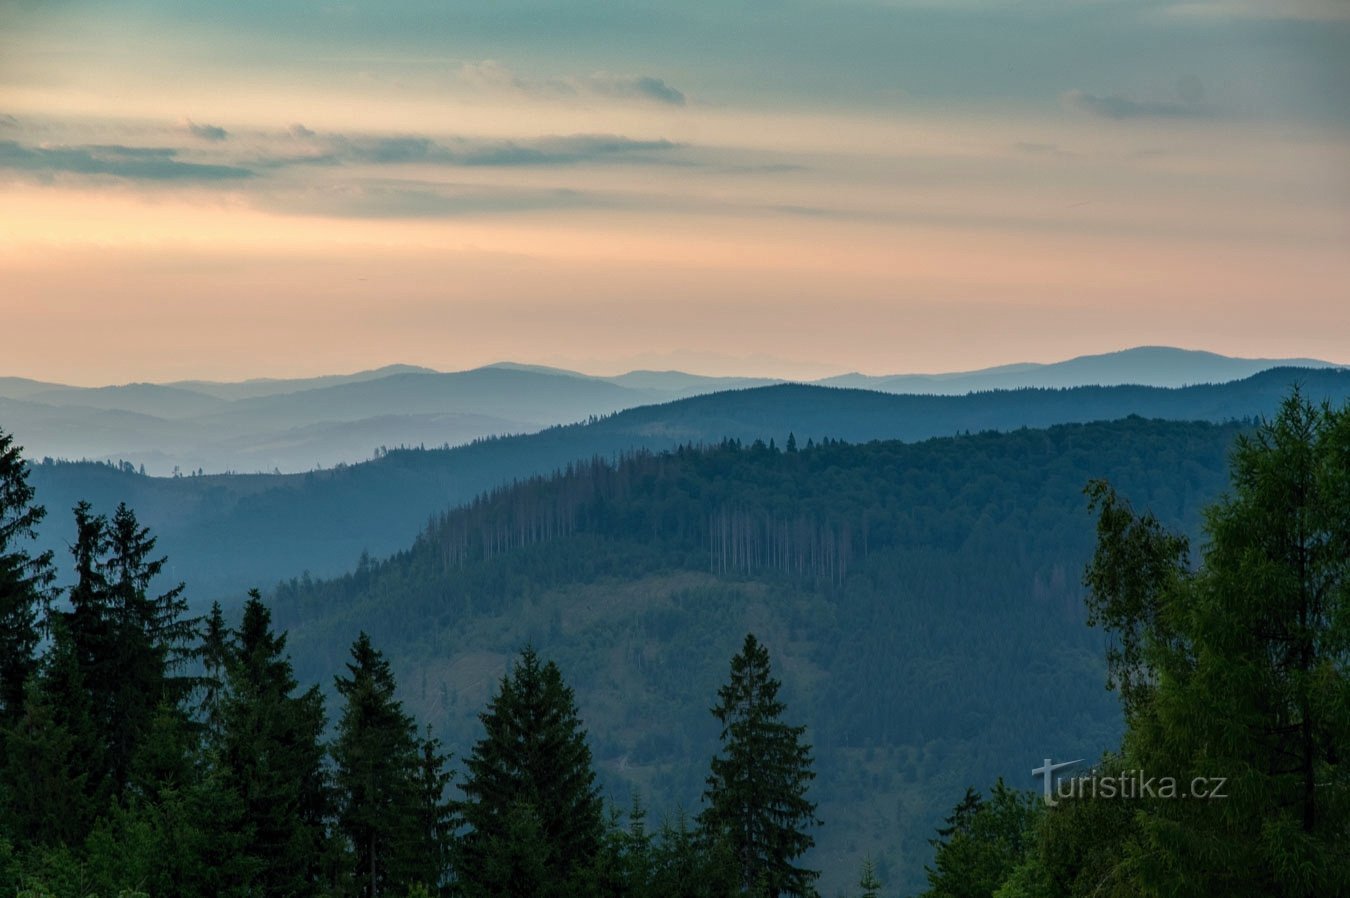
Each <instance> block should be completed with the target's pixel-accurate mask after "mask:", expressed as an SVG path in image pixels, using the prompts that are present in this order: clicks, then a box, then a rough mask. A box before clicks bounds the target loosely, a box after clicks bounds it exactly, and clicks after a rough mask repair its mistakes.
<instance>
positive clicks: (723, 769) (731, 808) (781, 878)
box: [699, 634, 820, 898]
mask: <svg viewBox="0 0 1350 898" xmlns="http://www.w3.org/2000/svg"><path fill="white" fill-rule="evenodd" d="M779 687H780V683H779V682H778V681H777V680H775V679H773V677H772V676H771V672H770V667H769V652H768V650H767V649H766V648H765V647H764V646H763V645H761V644H760V643H759V641H758V640H757V639H755V636H754V634H747V635H746V637H745V643H744V645H743V646H742V648H741V651H740V652H739V653H738V654H737V655H736V656H735V657H734V658H733V659H732V660H731V678H730V680H729V681H728V682H727V683H726V685H724V686H722V687H721V688H720V689H719V690H718V699H719V701H718V704H717V706H716V707H714V708H713V709H712V713H713V715H714V716H715V717H716V718H717V720H718V723H720V724H721V726H722V733H721V739H722V753H721V754H720V755H719V756H717V757H714V758H713V761H712V772H711V774H710V775H709V776H708V780H707V783H708V785H707V789H706V791H705V792H704V793H703V796H704V800H705V802H706V803H707V805H706V807H705V808H704V810H703V812H702V814H700V815H699V825H700V827H701V829H702V831H703V833H704V835H705V837H707V838H709V839H715V838H718V837H724V838H726V839H727V840H728V841H729V842H730V845H731V847H732V850H733V851H734V853H735V856H736V861H737V865H738V868H739V872H740V882H741V887H742V888H743V889H744V890H745V891H746V892H747V893H748V894H751V895H755V896H756V898H777V896H779V895H785V894H786V895H794V896H805V895H809V894H811V893H812V891H813V889H812V883H813V882H814V881H815V879H816V878H817V877H818V876H819V875H820V874H819V873H818V872H817V871H814V870H808V869H806V868H803V867H799V866H796V865H795V864H794V863H793V862H794V861H795V860H796V859H797V858H799V857H800V856H801V855H802V853H803V852H805V851H806V850H807V849H808V848H810V847H811V846H812V845H814V844H815V839H814V838H813V837H812V836H811V834H810V833H809V832H808V831H807V828H808V827H810V826H813V825H816V824H818V823H819V821H818V820H817V819H816V813H815V812H816V806H815V803H814V802H812V801H810V800H809V799H808V798H807V797H806V792H807V787H808V786H809V784H810V782H811V780H812V779H814V778H815V773H814V772H813V771H812V770H811V746H810V745H809V744H808V743H807V742H806V741H805V740H804V738H803V736H804V734H805V732H806V728H805V727H803V726H796V727H794V726H789V725H788V724H786V723H784V722H783V720H782V714H783V712H784V711H785V710H786V706H785V705H784V704H783V703H782V702H781V701H779V700H778V689H779Z"/></svg>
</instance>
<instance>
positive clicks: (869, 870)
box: [858, 858, 881, 898]
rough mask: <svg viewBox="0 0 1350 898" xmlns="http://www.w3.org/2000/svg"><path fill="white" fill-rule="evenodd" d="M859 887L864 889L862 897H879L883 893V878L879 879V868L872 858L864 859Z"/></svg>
mask: <svg viewBox="0 0 1350 898" xmlns="http://www.w3.org/2000/svg"><path fill="white" fill-rule="evenodd" d="M858 888H859V889H861V890H862V891H861V895H860V898H878V896H879V895H880V894H881V880H879V879H877V868H876V866H875V865H873V863H872V859H871V858H868V859H867V860H865V861H863V865H862V873H861V874H860V875H859V876H858Z"/></svg>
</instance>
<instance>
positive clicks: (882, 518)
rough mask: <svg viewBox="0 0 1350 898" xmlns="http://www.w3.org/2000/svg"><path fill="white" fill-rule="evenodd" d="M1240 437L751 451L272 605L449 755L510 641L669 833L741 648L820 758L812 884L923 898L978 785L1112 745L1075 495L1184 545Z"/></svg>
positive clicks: (295, 644) (684, 462)
mask: <svg viewBox="0 0 1350 898" xmlns="http://www.w3.org/2000/svg"><path fill="white" fill-rule="evenodd" d="M1242 430H1243V427H1242V426H1241V425H1228V426H1217V425H1208V424H1195V423H1173V422H1162V421H1145V420H1142V419H1137V418H1136V419H1125V420H1122V421H1117V422H1104V423H1097V424H1087V425H1068V426H1063V427H1056V428H1051V429H1049V430H1023V431H1016V432H1013V433H1008V434H999V433H983V434H973V435H969V436H961V437H955V438H947V439H938V440H931V441H926V442H922V443H916V444H906V443H898V442H876V443H870V444H862V445H858V444H847V443H842V442H838V441H835V440H825V441H821V442H817V441H815V440H813V439H811V438H806V439H801V438H799V436H798V435H796V434H792V433H787V434H783V435H782V437H781V438H775V439H773V440H771V441H769V442H761V443H750V444H744V443H737V442H735V441H730V442H727V443H725V444H722V445H719V446H717V447H713V448H705V449H693V448H685V449H682V450H675V451H671V452H668V453H655V454H653V453H638V454H634V455H632V456H630V457H627V458H625V459H624V460H622V461H621V462H619V463H618V464H613V463H610V462H608V461H602V460H595V461H591V462H586V463H578V464H574V465H572V466H570V468H567V469H564V470H563V471H562V472H560V473H559V474H558V475H557V476H554V477H540V478H534V479H530V480H526V481H522V482H519V483H517V484H515V485H513V486H510V487H504V488H502V489H500V490H497V491H495V492H492V493H489V494H487V495H485V496H483V497H481V498H480V499H479V500H477V501H475V502H472V503H470V504H468V505H466V506H463V507H461V508H459V509H456V510H452V511H450V512H447V513H445V514H444V515H441V516H438V517H437V518H436V519H435V520H434V521H433V522H432V524H431V525H430V526H429V527H428V528H427V530H426V531H425V532H424V534H423V535H422V537H421V538H419V540H418V541H417V542H416V543H415V544H414V545H413V546H412V547H410V548H409V549H408V550H406V551H405V552H403V553H400V554H398V555H395V556H393V557H391V558H389V559H387V560H384V561H376V560H369V559H367V560H365V561H363V562H362V563H361V564H359V565H358V567H357V569H356V570H355V571H354V572H353V573H352V574H350V575H348V576H346V577H343V578H340V579H336V580H331V581H322V582H306V581H305V580H303V579H300V580H296V581H294V582H290V583H287V584H285V585H283V587H282V588H281V589H280V590H278V592H277V595H276V597H275V601H274V603H273V608H274V613H275V614H276V615H277V620H278V622H279V623H280V624H282V625H283V626H285V627H287V628H288V629H289V630H290V631H291V639H292V641H291V646H292V650H293V652H294V656H295V660H296V665H297V670H298V672H299V673H300V675H301V678H302V679H313V680H319V679H321V678H322V677H323V676H324V674H325V673H326V672H327V671H329V670H331V669H333V668H334V667H335V666H336V665H339V664H341V663H342V651H343V649H342V646H345V645H346V644H348V643H350V641H351V640H352V639H353V638H355V636H356V634H357V633H358V632H360V631H363V630H364V631H366V632H368V633H370V634H371V636H372V638H374V639H375V640H376V642H377V643H378V644H380V645H381V646H383V647H385V649H386V651H388V652H389V654H390V659H391V661H392V663H393V664H394V667H395V669H396V671H397V672H398V674H399V678H400V680H401V681H402V682H404V683H405V684H407V686H408V689H407V696H408V701H409V703H410V705H411V706H412V707H414V708H415V709H416V710H417V713H418V714H419V716H421V717H422V718H424V719H426V720H427V721H429V722H431V723H432V724H433V725H434V726H435V727H436V730H437V732H438V733H439V734H440V735H441V736H442V738H443V739H444V740H445V742H446V744H447V745H448V746H450V747H453V748H455V750H456V751H457V753H460V752H462V751H463V749H464V747H465V746H467V745H468V744H470V742H471V740H472V738H473V733H474V732H475V727H476V725H477V717H476V714H477V710H478V708H479V707H480V706H481V704H482V703H483V702H484V701H486V700H487V698H488V686H489V684H490V683H491V682H493V681H494V680H495V678H496V677H497V676H498V674H499V672H500V670H501V669H502V668H503V667H504V666H505V665H506V664H507V663H508V659H509V658H510V657H511V656H512V655H513V654H514V652H515V651H517V650H518V648H519V646H521V645H523V644H525V643H531V644H533V645H534V646H536V647H537V648H538V649H539V650H540V651H542V652H545V653H546V654H547V655H548V656H549V657H551V658H555V659H557V660H558V662H559V663H560V664H561V665H562V666H563V669H565V670H566V671H567V672H568V675H569V678H570V679H571V682H572V683H573V684H574V685H575V687H576V689H577V693H578V700H579V704H580V707H581V710H582V714H583V717H584V718H585V719H586V720H587V722H588V724H589V729H590V732H591V738H592V740H593V745H594V749H595V752H596V758H597V765H598V772H599V775H600V778H601V781H602V782H603V783H604V784H605V786H606V789H607V791H608V793H609V794H611V795H613V796H614V797H615V799H616V800H617V801H618V802H619V803H620V804H621V805H623V804H627V802H628V801H629V798H630V796H631V795H633V794H638V795H640V796H641V797H642V798H643V800H644V802H646V803H647V804H648V806H649V807H650V808H651V809H652V811H653V813H654V814H656V815H658V816H665V815H672V814H678V812H679V810H680V809H681V808H692V807H694V806H695V805H696V804H697V802H698V800H699V796H700V794H701V789H702V785H703V778H704V776H705V775H706V771H705V769H704V763H705V760H706V757H707V756H708V755H709V754H711V752H712V748H713V745H714V744H715V739H716V732H715V731H714V728H713V726H712V722H711V721H710V720H709V719H708V718H707V716H706V714H705V713H704V711H703V709H704V708H705V706H706V703H707V699H706V696H707V695H709V694H711V692H712V691H713V690H714V689H715V688H716V685H717V682H716V680H717V672H718V671H719V669H720V667H721V665H722V664H723V663H724V659H725V658H727V657H728V656H730V655H731V654H732V653H733V652H734V651H735V650H736V647H737V640H738V638H739V635H740V634H743V633H744V632H745V631H747V630H752V631H754V632H755V633H756V634H758V635H759V636H760V637H761V638H762V639H763V640H764V642H765V643H766V644H767V645H769V646H770V647H771V648H772V649H773V651H774V654H775V657H776V658H779V659H781V663H782V676H783V681H784V690H785V697H786V700H787V701H788V703H789V705H790V706H791V707H793V708H797V709H800V710H799V714H800V715H801V717H800V719H801V722H803V723H805V724H807V725H808V726H809V733H810V738H811V740H812V743H813V744H814V745H815V747H816V769H817V772H818V775H819V779H818V786H819V796H820V799H821V814H822V816H823V817H824V818H825V819H827V820H828V821H829V825H827V826H825V827H822V828H821V830H820V832H819V833H818V834H817V849H816V852H815V861H814V862H815V863H817V864H818V865H819V866H820V868H821V869H822V871H823V874H824V877H823V879H822V887H823V888H825V889H826V891H827V894H833V893H834V891H836V890H837V889H838V888H839V887H841V886H843V885H846V884H847V883H848V882H850V881H851V880H852V879H853V878H854V877H855V875H856V870H857V868H858V865H859V864H861V863H862V861H863V860H865V859H866V858H867V857H869V856H870V857H871V858H872V859H873V860H874V862H875V863H876V865H877V868H878V875H880V876H881V877H882V878H883V879H884V880H885V881H887V882H888V883H889V884H891V885H892V886H903V887H905V888H914V887H917V886H918V885H919V884H920V883H921V881H922V870H923V865H924V863H925V862H926V861H927V859H928V858H929V856H930V854H931V848H930V846H929V844H928V840H929V838H931V835H932V832H933V828H934V827H935V826H936V825H938V824H939V823H940V822H941V819H942V814H943V813H944V809H945V808H947V807H948V806H949V805H950V800H949V799H950V796H951V795H952V794H953V793H957V794H959V792H960V791H961V790H962V789H964V788H965V787H966V786H967V785H970V784H973V783H982V782H992V781H993V780H994V779H995V778H996V777H998V776H1000V775H1004V776H1013V775H1017V776H1018V777H1019V779H1018V780H1017V781H1016V782H1017V783H1018V785H1021V786H1028V787H1029V786H1031V785H1034V782H1033V781H1032V780H1031V778H1030V777H1028V776H1027V775H1026V772H1025V771H1028V770H1030V769H1031V767H1032V766H1034V764H1033V763H1032V762H1033V761H1038V760H1039V759H1040V758H1042V757H1044V753H1045V752H1046V751H1057V752H1064V753H1065V754H1069V753H1072V755H1071V756H1072V757H1083V756H1094V755H1096V754H1098V753H1100V752H1101V751H1102V750H1104V749H1106V748H1109V747H1113V746H1115V745H1117V744H1118V741H1119V737H1120V728H1121V723H1120V715H1119V711H1118V709H1117V707H1116V704H1115V702H1114V701H1113V699H1112V698H1111V697H1110V695H1109V693H1107V692H1106V690H1105V689H1104V688H1103V683H1104V680H1105V666H1104V656H1103V653H1104V642H1103V639H1102V636H1101V635H1100V634H1099V633H1095V632H1094V631H1092V630H1090V629H1089V628H1088V627H1087V626H1086V624H1085V621H1086V610H1085V607H1084V604H1083V597H1082V590H1081V588H1080V586H1079V581H1080V579H1081V572H1082V570H1083V567H1084V565H1085V564H1086V562H1087V561H1088V559H1089V558H1090V556H1091V553H1092V547H1093V534H1092V529H1091V517H1090V514H1089V512H1088V507H1087V502H1086V499H1085V497H1084V495H1083V488H1084V486H1085V485H1086V484H1087V483H1088V482H1089V481H1090V480H1092V479H1094V478H1098V477H1105V478H1108V479H1109V480H1110V481H1111V482H1112V483H1115V484H1118V485H1119V487H1120V488H1121V489H1122V491H1124V492H1126V493H1127V494H1128V495H1131V496H1133V497H1135V498H1136V500H1137V501H1139V502H1140V503H1141V505H1142V506H1143V507H1147V508H1150V509H1153V510H1155V512H1156V513H1157V514H1158V515H1159V516H1160V518H1161V519H1162V520H1164V521H1165V522H1167V523H1168V524H1169V525H1170V526H1175V527H1178V528H1180V529H1182V530H1183V531H1185V532H1188V533H1198V531H1199V527H1200V523H1201V514H1200V511H1201V508H1202V507H1203V505H1204V503H1205V502H1207V501H1209V500H1210V499H1212V498H1213V497H1214V496H1216V495H1218V494H1219V493H1220V492H1221V490H1222V489H1223V486H1224V482H1225V470H1226V464H1227V456H1228V453H1229V450H1230V448H1231V446H1232V443H1233V440H1234V438H1235V436H1236V435H1237V434H1238V433H1240V432H1241V431H1242Z"/></svg>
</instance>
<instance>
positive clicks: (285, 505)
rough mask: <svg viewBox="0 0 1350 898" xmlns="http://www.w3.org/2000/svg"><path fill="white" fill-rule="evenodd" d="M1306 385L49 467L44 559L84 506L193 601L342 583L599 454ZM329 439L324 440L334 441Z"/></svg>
mask: <svg viewBox="0 0 1350 898" xmlns="http://www.w3.org/2000/svg"><path fill="white" fill-rule="evenodd" d="M1294 384H1301V385H1302V387H1303V390H1304V393H1305V395H1306V396H1307V397H1308V398H1309V399H1312V400H1314V401H1321V400H1324V399H1325V400H1328V401H1331V402H1335V403H1338V404H1339V403H1343V402H1346V401H1347V400H1350V371H1343V370H1330V369H1324V370H1316V369H1307V368H1299V369H1292V368H1280V369H1272V370H1270V371H1265V372H1262V373H1261V374H1258V375H1255V376H1253V377H1250V378H1247V379H1245V380H1242V381H1235V382H1233V383H1228V384H1218V385H1207V386H1197V387H1184V388H1178V389H1165V388H1158V387H1076V388H1072V389H1064V390H1040V389H1025V390H1016V391H1006V392H987V393H976V394H972V395H968V396H912V395H890V394H886V393H879V392H875V391H868V390H852V389H842V388H837V387H820V386H811V385H805V384H779V385H774V386H768V387H757V388H751V389H745V390H730V391H723V392H720V393H712V394H708V395H704V396H695V397H691V398H688V399H681V400H675V401H672V402H668V403H663V404H657V405H648V406H642V407H639V408H633V409H627V410H624V411H621V412H618V413H616V414H613V415H610V416H608V417H603V418H598V419H596V420H594V421H591V422H588V423H580V424H573V425H566V426H558V427H551V428H547V429H545V430H543V431H540V432H537V433H532V434H521V435H518V436H512V437H506V438H498V439H491V440H484V441H479V442H475V443H472V444H469V445H464V446H459V447H457V448H453V449H449V450H436V451H431V450H428V451H424V452H423V451H404V452H390V453H389V454H387V455H384V456H382V457H381V458H379V459H378V460H375V461H370V462H366V463H362V464H356V465H350V466H343V467H340V468H336V469H331V470H324V471H316V472H312V473H307V474H289V475H217V476H205V477H180V478H163V477H143V476H139V475H136V474H134V473H127V472H125V471H122V470H117V469H114V468H112V467H110V466H108V465H103V464H49V465H44V464H37V465H35V466H34V467H33V469H32V470H33V483H34V485H35V486H36V487H37V488H38V500H39V501H40V502H42V503H43V504H45V505H46V506H47V507H48V508H49V509H50V510H51V512H52V513H51V514H50V515H49V517H48V521H47V523H46V524H45V525H44V530H43V545H44V546H45V547H48V548H51V549H53V550H55V551H58V552H63V551H64V550H65V548H64V547H65V546H66V545H68V544H69V543H70V542H71V537H72V535H71V533H69V532H68V531H69V529H70V521H69V515H68V514H66V513H65V511H66V509H69V508H70V507H71V506H72V505H74V503H75V502H76V501H78V500H79V499H82V498H85V499H89V500H90V501H92V502H93V503H94V504H95V505H96V506H97V507H99V508H105V509H107V508H111V507H113V506H115V505H116V503H117V502H119V501H124V500H125V501H127V502H129V503H130V504H132V505H133V506H135V508H136V509H137V511H138V512H139V513H140V514H141V516H142V519H143V520H144V521H145V523H147V524H148V525H150V526H151V527H152V528H154V530H155V532H156V533H158V534H160V536H161V549H162V550H163V551H165V552H167V553H168V554H169V556H170V558H171V560H172V561H173V562H175V564H176V566H179V569H180V570H181V571H182V572H183V573H182V575H183V576H186V575H187V574H188V572H191V574H192V576H193V577H194V578H195V583H194V587H195V589H194V594H195V595H196V596H197V597H198V598H205V597H211V596H213V595H219V594H221V593H229V592H237V591H240V590H242V589H243V588H245V587H247V586H256V585H262V586H266V585H268V584H270V583H274V582H276V581H277V580H278V579H280V578H283V577H289V576H293V575H295V574H298V573H300V572H302V571H306V570H308V571H310V572H312V573H313V574H315V575H324V576H328V575H332V574H336V573H340V572H342V571H344V570H347V569H349V568H350V567H351V566H352V565H353V564H354V563H355V560H356V558H357V557H358V555H360V553H361V552H362V550H368V551H369V552H371V553H372V554H374V555H377V556H379V555H385V554H388V553H390V552H395V551H398V550H399V549H400V548H402V547H404V546H406V545H408V544H409V543H410V542H411V541H412V539H413V538H414V537H415V536H416V534H417V532H418V530H419V529H420V528H421V527H422V526H423V525H424V524H425V523H426V521H427V518H428V517H429V516H430V515H432V514H435V513H437V512H440V511H443V510H444V509H446V508H448V507H450V506H453V505H456V504H459V503H463V502H467V501H470V500H471V499H473V498H474V497H475V496H477V495H479V494H480V493H482V492H484V491H486V490H489V489H492V488H493V487H496V486H498V485H501V484H503V483H509V482H511V481H512V480H513V479H517V478H522V477H529V476H531V475H535V474H548V473H550V472H552V471H554V470H557V469H559V468H562V467H565V466H566V465H567V464H569V463H571V462H574V461H578V460H586V459H590V458H592V457H594V456H600V457H602V458H612V457H614V456H615V455H617V454H620V453H624V452H628V451H632V450H635V449H652V450H661V449H669V448H672V447H674V446H677V445H681V444H709V443H716V442H718V441H720V440H722V439H723V438H727V437H730V438H735V439H739V440H742V441H744V442H746V443H752V442H753V441H754V440H756V439H762V440H764V442H766V443H768V442H769V441H770V440H776V441H777V442H778V444H779V445H780V446H782V445H783V444H784V442H785V441H786V439H787V437H788V434H789V433H791V434H794V435H795V437H796V440H797V441H798V443H800V444H802V445H805V443H806V442H807V440H809V439H814V440H816V441H817V442H819V441H820V440H821V439H822V438H825V437H830V438H834V439H842V440H846V441H848V442H867V441H869V440H875V439H899V440H905V441H918V440H924V439H928V438H931V437H939V436H951V435H953V434H958V433H963V432H972V433H978V432H981V431H985V430H999V431H1009V430H1016V429H1018V428H1022V427H1035V428H1040V427H1049V426H1052V425H1055V424H1064V423H1076V422H1089V421H1100V420H1114V419H1119V418H1124V417H1128V416H1130V415H1139V416H1142V417H1146V418H1161V419H1169V420H1176V421H1197V420H1198V421H1213V422H1225V421H1233V420H1239V421H1240V420H1244V419H1253V418H1255V417H1257V416H1260V415H1270V414H1272V413H1273V412H1274V411H1275V409H1276V408H1277V407H1278V405H1279V402H1280V400H1281V399H1282V398H1283V397H1284V396H1285V395H1287V393H1288V391H1289V389H1290V387H1291V386H1292V385H1294ZM605 386H610V385H605ZM2 411H3V401H0V412H2ZM170 423H172V422H170ZM361 423H362V422H351V423H349V424H347V425H344V426H349V427H360V426H361ZM0 426H2V425H0ZM318 433H319V437H320V438H322V437H323V436H324V431H323V430H322V429H320V430H319V431H318ZM241 559H244V560H246V563H244V562H241Z"/></svg>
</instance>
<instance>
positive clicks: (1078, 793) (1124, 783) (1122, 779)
mask: <svg viewBox="0 0 1350 898" xmlns="http://www.w3.org/2000/svg"><path fill="white" fill-rule="evenodd" d="M1081 763H1083V759H1082V758H1079V759H1078V760H1076V761H1060V762H1059V763H1058V764H1056V763H1055V762H1054V761H1053V760H1051V759H1050V758H1046V759H1045V763H1044V764H1042V765H1041V766H1040V767H1037V768H1035V769H1033V770H1032V771H1031V775H1032V776H1039V777H1040V778H1041V792H1042V794H1043V795H1044V796H1045V803H1046V804H1047V805H1050V806H1051V807H1054V806H1055V805H1056V804H1058V803H1059V802H1060V801H1061V800H1064V799H1072V798H1107V799H1111V798H1124V799H1134V798H1200V799H1205V800H1212V799H1220V798H1227V797H1228V795H1227V793H1226V792H1225V788H1226V786H1227V785H1228V778H1227V777H1223V776H1197V777H1194V778H1192V779H1191V780H1190V781H1189V783H1188V784H1186V785H1189V788H1184V786H1183V784H1181V783H1179V782H1178V780H1177V778H1176V777H1174V776H1148V775H1147V774H1146V773H1145V772H1144V771H1142V770H1122V771H1120V772H1118V773H1111V774H1102V773H1098V772H1096V771H1089V772H1088V773H1087V774H1086V775H1084V776H1056V773H1057V772H1058V771H1060V770H1067V769H1068V768H1070V767H1076V766H1077V765H1079V764H1081Z"/></svg>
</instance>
